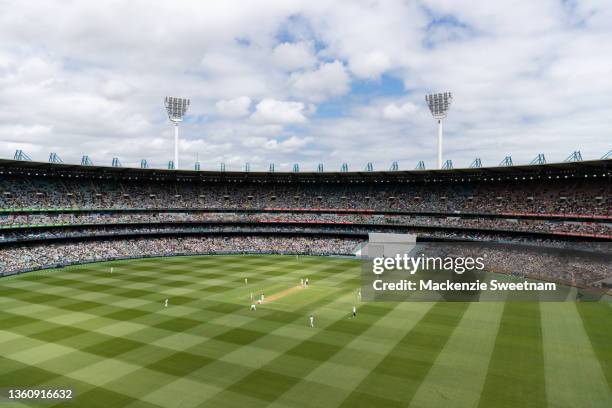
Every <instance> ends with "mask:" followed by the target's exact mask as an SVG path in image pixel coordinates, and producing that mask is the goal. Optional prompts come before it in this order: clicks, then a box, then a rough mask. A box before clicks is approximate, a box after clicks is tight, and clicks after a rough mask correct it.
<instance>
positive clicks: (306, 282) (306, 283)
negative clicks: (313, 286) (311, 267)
mask: <svg viewBox="0 0 612 408" xmlns="http://www.w3.org/2000/svg"><path fill="white" fill-rule="evenodd" d="M304 284H305V285H306V287H308V278H306V280H305V281H304Z"/></svg>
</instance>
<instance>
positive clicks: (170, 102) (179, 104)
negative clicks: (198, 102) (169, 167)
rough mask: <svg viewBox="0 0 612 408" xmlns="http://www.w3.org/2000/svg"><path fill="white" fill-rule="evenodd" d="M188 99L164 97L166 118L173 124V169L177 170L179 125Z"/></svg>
mask: <svg viewBox="0 0 612 408" xmlns="http://www.w3.org/2000/svg"><path fill="white" fill-rule="evenodd" d="M189 103H190V101H189V99H186V98H175V97H174V96H166V99H165V105H166V111H168V118H169V119H170V121H171V122H172V123H174V168H175V169H177V170H178V168H179V158H178V148H179V123H180V122H182V121H183V116H185V112H187V108H188V107H189Z"/></svg>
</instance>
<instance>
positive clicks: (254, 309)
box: [251, 303, 257, 311]
mask: <svg viewBox="0 0 612 408" xmlns="http://www.w3.org/2000/svg"><path fill="white" fill-rule="evenodd" d="M251 310H252V311H256V310H257V306H255V303H251Z"/></svg>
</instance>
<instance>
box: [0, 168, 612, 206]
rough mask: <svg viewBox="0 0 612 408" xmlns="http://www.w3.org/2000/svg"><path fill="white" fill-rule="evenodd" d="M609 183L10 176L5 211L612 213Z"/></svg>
mask: <svg viewBox="0 0 612 408" xmlns="http://www.w3.org/2000/svg"><path fill="white" fill-rule="evenodd" d="M610 192H611V190H610V182H609V178H606V177H600V178H593V177H592V178H585V179H582V180H576V179H567V180H566V179H559V178H553V179H546V180H543V179H539V180H529V179H526V180H503V181H493V180H489V181H471V182H467V181H465V182H464V181H456V182H439V183H436V182H427V183H425V182H421V183H396V182H393V183H366V182H364V183H327V182H324V181H321V182H314V183H300V182H294V183H279V182H269V183H254V182H235V183H227V182H216V183H215V182H208V183H204V182H179V181H175V182H170V181H145V180H113V179H99V178H84V177H83V178H58V177H40V176H39V177H34V176H17V175H12V176H4V177H2V178H1V179H0V208H95V209H111V208H114V209H121V208H123V209H127V208H159V209H163V208H186V209H187V208H227V209H232V208H235V209H244V208H256V209H261V208H271V207H277V208H278V207H281V208H336V209H338V208H342V209H363V210H378V211H383V210H385V211H387V210H402V211H415V212H441V213H448V212H455V211H460V212H473V213H539V214H574V215H608V216H609V215H611V213H612V211H611V204H610Z"/></svg>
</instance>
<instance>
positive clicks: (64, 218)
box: [0, 211, 612, 239]
mask: <svg viewBox="0 0 612 408" xmlns="http://www.w3.org/2000/svg"><path fill="white" fill-rule="evenodd" d="M126 223H134V224H159V223H270V224H287V223H302V224H309V223H313V224H320V225H321V224H322V225H338V224H339V225H359V226H363V225H370V226H376V225H389V224H391V225H397V226H403V227H436V228H471V229H485V230H494V231H524V232H541V233H556V234H569V235H584V236H599V237H609V238H611V239H612V220H611V221H610V222H585V221H582V222H580V221H563V220H545V219H520V218H490V217H477V218H475V217H467V218H466V217H459V216H457V215H453V216H446V217H440V216H432V215H380V214H337V213H322V214H321V213H313V212H284V213H274V212H258V213H240V212H235V213H226V212H188V211H186V212H180V213H176V212H174V213H173V212H93V213H91V212H90V213H78V212H76V213H32V214H4V215H1V216H0V226H2V227H19V226H20V227H24V228H26V227H28V226H40V225H47V226H53V225H91V224H104V225H116V224H126ZM361 229H364V228H361ZM21 234H23V233H21ZM8 235H10V234H5V236H8Z"/></svg>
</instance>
